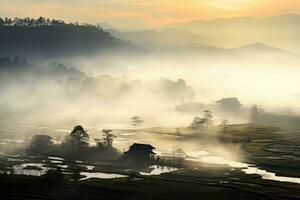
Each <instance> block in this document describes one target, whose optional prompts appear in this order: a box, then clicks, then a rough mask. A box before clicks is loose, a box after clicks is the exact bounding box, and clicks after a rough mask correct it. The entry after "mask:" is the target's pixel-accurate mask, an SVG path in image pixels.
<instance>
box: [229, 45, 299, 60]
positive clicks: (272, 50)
mask: <svg viewBox="0 0 300 200" xmlns="http://www.w3.org/2000/svg"><path fill="white" fill-rule="evenodd" d="M229 50H230V51H232V52H233V53H235V54H238V55H244V56H250V57H259V58H270V59H278V58H283V57H285V58H287V59H288V58H290V59H295V58H296V57H297V54H295V53H292V52H289V51H285V50H282V49H279V48H276V47H272V46H269V45H266V44H263V43H254V44H248V45H244V46H240V47H237V48H233V49H229Z"/></svg>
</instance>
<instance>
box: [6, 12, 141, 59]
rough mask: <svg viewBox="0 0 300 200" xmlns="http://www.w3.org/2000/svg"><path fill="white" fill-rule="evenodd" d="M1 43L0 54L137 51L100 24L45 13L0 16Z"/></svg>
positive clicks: (40, 55) (34, 56)
mask: <svg viewBox="0 0 300 200" xmlns="http://www.w3.org/2000/svg"><path fill="white" fill-rule="evenodd" d="M0 44H1V45H0V56H10V57H14V56H22V57H27V58H31V59H39V58H51V57H65V56H86V55H88V56H92V55H98V54H99V52H100V51H101V52H114V53H116V52H118V51H121V52H130V51H134V52H137V49H136V47H134V46H133V45H131V44H129V43H128V42H125V41H122V40H120V39H117V38H115V37H113V36H111V34H110V33H108V32H105V31H104V30H102V29H101V27H99V26H94V25H90V24H78V23H77V22H75V23H66V22H64V21H62V20H56V19H52V20H50V19H48V18H44V17H39V18H37V19H33V18H28V17H27V18H14V19H10V18H0ZM128 50H129V51H128Z"/></svg>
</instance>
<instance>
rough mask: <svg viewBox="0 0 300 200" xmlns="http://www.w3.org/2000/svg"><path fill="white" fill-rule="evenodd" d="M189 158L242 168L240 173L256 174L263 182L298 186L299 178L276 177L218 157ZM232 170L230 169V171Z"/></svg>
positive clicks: (273, 174)
mask: <svg viewBox="0 0 300 200" xmlns="http://www.w3.org/2000/svg"><path fill="white" fill-rule="evenodd" d="M189 155H190V156H191V157H188V158H186V160H188V161H195V162H201V163H206V164H215V165H228V166H230V167H233V168H243V169H242V171H243V172H245V173H246V174H257V175H259V176H261V177H262V179H265V180H273V181H279V182H289V183H298V184H300V178H293V177H286V176H277V175H276V174H275V173H273V172H268V171H266V170H263V169H259V168H257V167H255V166H253V165H250V164H247V163H242V162H237V161H232V160H228V159H226V158H223V157H220V156H200V155H198V156H195V155H196V154H193V153H192V154H189ZM231 170H232V169H231Z"/></svg>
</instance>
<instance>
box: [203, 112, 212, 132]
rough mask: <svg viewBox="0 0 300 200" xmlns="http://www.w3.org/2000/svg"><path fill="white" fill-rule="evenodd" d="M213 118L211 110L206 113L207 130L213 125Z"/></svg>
mask: <svg viewBox="0 0 300 200" xmlns="http://www.w3.org/2000/svg"><path fill="white" fill-rule="evenodd" d="M213 118H214V116H213V115H212V112H211V111H209V110H205V111H204V119H205V124H206V127H207V128H208V127H209V126H211V125H212V124H213Z"/></svg>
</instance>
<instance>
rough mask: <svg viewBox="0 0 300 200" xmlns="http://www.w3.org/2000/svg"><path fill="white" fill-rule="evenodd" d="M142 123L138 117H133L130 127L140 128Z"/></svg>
mask: <svg viewBox="0 0 300 200" xmlns="http://www.w3.org/2000/svg"><path fill="white" fill-rule="evenodd" d="M142 123H144V120H142V119H141V118H140V117H139V116H134V117H132V118H131V125H132V126H134V127H135V128H136V127H138V126H141V125H142Z"/></svg>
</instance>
